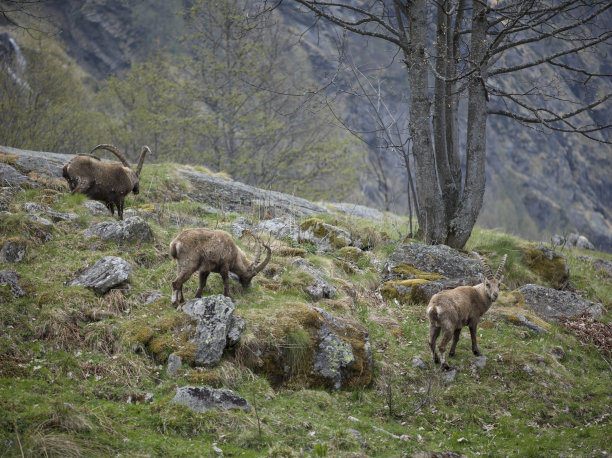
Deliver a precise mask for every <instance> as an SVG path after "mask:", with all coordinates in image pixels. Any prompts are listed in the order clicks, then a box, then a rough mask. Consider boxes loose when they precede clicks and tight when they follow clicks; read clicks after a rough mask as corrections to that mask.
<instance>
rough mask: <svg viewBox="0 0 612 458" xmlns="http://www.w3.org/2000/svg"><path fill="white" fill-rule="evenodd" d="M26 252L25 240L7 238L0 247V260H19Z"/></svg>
mask: <svg viewBox="0 0 612 458" xmlns="http://www.w3.org/2000/svg"><path fill="white" fill-rule="evenodd" d="M25 253H26V244H25V242H15V241H12V240H7V241H6V242H4V244H2V249H0V262H20V261H21V260H22V259H23V257H24V256H25Z"/></svg>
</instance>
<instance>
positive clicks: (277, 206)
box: [180, 169, 328, 217]
mask: <svg viewBox="0 0 612 458" xmlns="http://www.w3.org/2000/svg"><path fill="white" fill-rule="evenodd" d="M180 172H181V174H182V175H183V176H185V178H187V179H188V180H189V181H190V182H191V184H192V185H193V187H194V191H192V192H189V193H187V195H188V197H189V198H191V199H193V200H194V201H196V202H201V203H205V204H209V205H212V206H214V207H217V208H218V207H219V206H222V207H223V210H224V211H229V212H237V213H250V212H251V211H252V209H253V208H258V207H259V208H265V209H266V211H267V212H268V213H270V212H271V213H274V216H282V215H285V214H290V215H294V216H297V217H300V216H305V215H312V214H315V213H328V211H327V209H325V208H323V207H321V206H319V205H316V204H313V203H312V202H310V201H308V200H306V199H302V198H300V197H296V196H292V195H290V194H283V193H281V192H276V191H265V190H263V189H259V188H255V187H253V186H249V185H247V184H244V183H240V182H239V181H230V180H224V179H223V178H219V177H215V176H212V175H207V174H205V173H201V172H196V171H191V170H186V169H180Z"/></svg>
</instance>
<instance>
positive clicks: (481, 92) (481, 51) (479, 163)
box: [446, 1, 487, 247]
mask: <svg viewBox="0 0 612 458" xmlns="http://www.w3.org/2000/svg"><path fill="white" fill-rule="evenodd" d="M485 11H486V2H485V1H483V2H481V1H476V2H474V3H473V10H472V36H471V40H470V48H471V53H472V58H473V62H474V63H475V65H477V67H478V68H477V69H476V73H475V74H474V76H473V78H472V79H471V81H470V85H469V88H468V120H467V124H468V125H467V144H466V156H467V162H466V171H465V186H464V191H463V195H462V196H461V200H460V201H459V207H458V208H457V211H456V213H455V215H454V217H453V218H452V220H451V221H450V228H449V229H450V231H449V234H448V238H447V241H446V243H447V244H448V245H449V246H452V247H463V246H464V245H465V244H466V242H467V241H468V239H469V238H470V234H471V233H472V228H473V227H474V224H475V223H476V219H477V218H478V213H479V212H480V209H481V208H482V202H483V198H484V191H485V162H486V161H485V153H486V135H485V134H486V128H487V93H486V89H485V85H484V79H485V72H486V66H487V63H486V61H485V56H486V32H487V19H486V16H485Z"/></svg>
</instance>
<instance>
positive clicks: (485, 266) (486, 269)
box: [472, 251, 493, 280]
mask: <svg viewBox="0 0 612 458" xmlns="http://www.w3.org/2000/svg"><path fill="white" fill-rule="evenodd" d="M472 255H474V256H475V257H476V259H477V260H478V262H479V263H480V266H481V267H482V270H483V271H484V274H485V275H486V277H487V279H488V280H492V279H493V272H491V268H490V267H489V265H488V264H487V263H486V261H485V260H484V259H483V258H482V257H481V256H480V255H479V254H478V253H476V252H475V251H472Z"/></svg>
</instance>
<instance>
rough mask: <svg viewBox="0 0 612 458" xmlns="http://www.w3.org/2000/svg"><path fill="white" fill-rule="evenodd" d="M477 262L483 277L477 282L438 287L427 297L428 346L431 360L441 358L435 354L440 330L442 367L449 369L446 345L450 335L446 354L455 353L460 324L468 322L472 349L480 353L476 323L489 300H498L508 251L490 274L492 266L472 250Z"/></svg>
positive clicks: (461, 325)
mask: <svg viewBox="0 0 612 458" xmlns="http://www.w3.org/2000/svg"><path fill="white" fill-rule="evenodd" d="M472 254H473V255H474V256H475V257H476V259H478V262H479V263H480V265H481V267H482V269H483V271H484V274H485V278H483V282H482V283H480V284H478V285H476V286H459V287H457V288H455V289H451V290H446V291H440V292H439V293H437V294H434V296H433V297H432V298H431V300H430V301H429V305H428V306H427V317H428V318H429V347H430V348H431V352H432V353H433V359H434V363H436V364H437V363H439V362H440V359H439V358H438V355H437V354H436V340H437V339H438V336H439V335H440V332H442V341H441V342H440V345H439V347H438V349H439V350H440V357H441V361H442V369H448V368H449V366H448V364H447V363H446V356H445V354H444V352H445V351H446V345H447V344H448V342H449V341H450V339H451V338H453V344H452V346H451V349H450V351H449V353H448V354H449V356H455V348H456V347H457V342H458V341H459V335H460V334H461V328H463V327H464V326H468V327H469V328H470V336H471V337H472V352H473V353H474V355H476V356H480V351H479V350H478V344H477V343H476V326H478V321H479V320H480V317H481V316H482V315H483V314H484V313H485V312H486V311H487V310H489V307H491V304H492V303H493V302H495V301H496V300H497V296H498V295H499V285H500V283H501V282H502V280H503V275H502V274H501V273H502V270H503V268H504V264H505V263H506V258H507V256H508V255H504V257H503V258H502V261H501V264H500V265H499V267H498V268H497V272H496V273H495V275H493V273H492V271H491V268H490V267H489V265H488V264H487V263H486V262H485V260H484V259H482V257H480V255H478V253H472Z"/></svg>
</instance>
